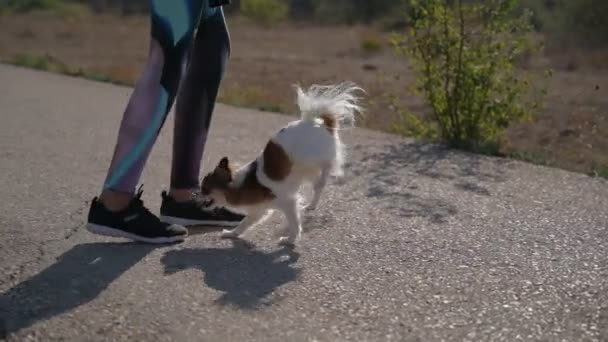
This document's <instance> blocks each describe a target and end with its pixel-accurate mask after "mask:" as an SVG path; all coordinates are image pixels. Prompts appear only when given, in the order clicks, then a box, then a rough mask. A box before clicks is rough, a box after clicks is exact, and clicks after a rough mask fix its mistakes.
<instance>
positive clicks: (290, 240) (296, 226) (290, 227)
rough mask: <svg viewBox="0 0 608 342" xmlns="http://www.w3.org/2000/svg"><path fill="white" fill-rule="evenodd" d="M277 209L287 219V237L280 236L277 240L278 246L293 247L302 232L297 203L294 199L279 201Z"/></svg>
mask: <svg viewBox="0 0 608 342" xmlns="http://www.w3.org/2000/svg"><path fill="white" fill-rule="evenodd" d="M279 207H280V209H281V210H282V211H283V213H284V214H285V218H286V219H287V234H288V235H287V236H282V237H281V238H280V239H279V244H280V245H288V246H293V245H295V242H296V239H297V238H298V237H299V236H300V234H301V232H302V222H301V219H300V211H299V208H298V201H297V200H296V199H295V198H290V199H281V200H280V202H279Z"/></svg>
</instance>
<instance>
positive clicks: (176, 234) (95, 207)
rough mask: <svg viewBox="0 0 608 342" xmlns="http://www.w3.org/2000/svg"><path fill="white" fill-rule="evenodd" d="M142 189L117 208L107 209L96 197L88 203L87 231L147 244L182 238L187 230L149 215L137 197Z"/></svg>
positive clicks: (171, 241) (180, 239) (179, 240)
mask: <svg viewBox="0 0 608 342" xmlns="http://www.w3.org/2000/svg"><path fill="white" fill-rule="evenodd" d="M142 193H143V191H142V190H141V188H140V190H139V191H138V192H137V196H135V198H133V200H132V201H131V203H130V204H129V206H128V207H127V208H126V209H124V210H122V211H120V212H113V211H110V210H108V209H107V208H106V207H105V206H104V205H103V203H101V202H100V201H99V200H98V198H97V197H95V198H94V199H93V201H92V202H91V208H90V209H89V217H88V223H87V230H88V231H90V232H91V233H94V234H99V235H104V236H112V237H121V238H127V239H130V240H136V241H141V242H147V243H174V242H181V241H183V240H184V239H185V238H186V236H187V235H188V230H187V229H186V228H184V227H182V226H180V225H176V224H168V223H164V222H161V220H160V219H159V218H158V217H156V215H154V214H152V213H151V212H150V211H149V210H148V209H147V208H146V207H144V202H143V201H142V200H141V195H142Z"/></svg>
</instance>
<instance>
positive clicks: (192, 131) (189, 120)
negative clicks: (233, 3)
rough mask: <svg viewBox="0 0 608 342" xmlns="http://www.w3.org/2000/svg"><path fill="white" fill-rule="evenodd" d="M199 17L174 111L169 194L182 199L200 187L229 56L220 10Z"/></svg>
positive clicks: (204, 10) (218, 8)
mask: <svg viewBox="0 0 608 342" xmlns="http://www.w3.org/2000/svg"><path fill="white" fill-rule="evenodd" d="M201 16H202V17H201V21H200V24H199V26H198V30H197V34H196V37H195V41H194V44H193V46H192V52H191V55H190V63H189V66H188V71H187V73H186V74H185V75H184V79H183V81H182V87H181V88H180V92H179V95H178V98H177V102H176V107H175V128H174V137H173V139H174V140H173V161H172V169H171V192H170V193H171V195H174V197H182V198H183V199H187V196H188V195H189V193H190V192H191V191H192V190H195V191H196V190H197V188H198V186H199V172H200V167H201V160H202V156H203V151H204V149H205V143H206V142H207V134H208V131H209V126H210V124H211V118H212V115H213V110H214V108H215V101H216V98H217V94H218V90H219V87H220V83H221V81H222V78H223V76H224V70H225V68H226V63H227V61H228V58H229V55H230V37H229V34H228V30H227V27H226V22H225V18H224V15H223V11H222V8H221V7H215V8H203V11H202V15H201ZM180 195H181V196H180Z"/></svg>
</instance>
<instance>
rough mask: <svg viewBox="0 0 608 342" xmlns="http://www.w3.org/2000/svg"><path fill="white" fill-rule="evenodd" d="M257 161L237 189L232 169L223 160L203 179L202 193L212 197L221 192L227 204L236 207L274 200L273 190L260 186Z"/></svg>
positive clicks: (226, 160) (250, 167)
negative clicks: (216, 192)
mask: <svg viewBox="0 0 608 342" xmlns="http://www.w3.org/2000/svg"><path fill="white" fill-rule="evenodd" d="M257 167H258V163H257V161H253V162H252V163H251V164H250V165H249V168H248V169H247V171H246V175H245V178H244V179H243V182H242V183H241V184H240V185H239V186H238V187H235V185H234V184H232V183H233V175H232V169H231V167H230V164H229V162H228V159H227V158H222V160H221V161H220V163H219V164H218V166H217V167H216V168H215V170H213V172H210V173H209V174H207V176H205V178H203V181H202V182H201V193H202V194H203V195H205V196H208V195H211V194H212V193H213V191H221V192H222V193H223V194H224V196H225V198H226V202H228V203H229V204H230V205H234V206H242V205H253V204H258V203H262V202H265V201H268V200H271V199H273V198H274V197H275V196H274V194H273V193H272V190H270V189H268V188H267V187H265V186H263V185H262V184H260V182H259V181H258V177H257Z"/></svg>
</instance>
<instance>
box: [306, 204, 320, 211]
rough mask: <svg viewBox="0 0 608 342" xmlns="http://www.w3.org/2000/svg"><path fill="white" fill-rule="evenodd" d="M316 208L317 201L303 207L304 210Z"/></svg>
mask: <svg viewBox="0 0 608 342" xmlns="http://www.w3.org/2000/svg"><path fill="white" fill-rule="evenodd" d="M316 209H317V203H314V202H313V203H310V204H309V205H307V206H305V207H304V210H306V211H314V210H316Z"/></svg>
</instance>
